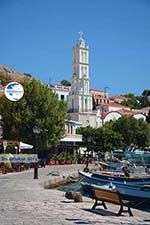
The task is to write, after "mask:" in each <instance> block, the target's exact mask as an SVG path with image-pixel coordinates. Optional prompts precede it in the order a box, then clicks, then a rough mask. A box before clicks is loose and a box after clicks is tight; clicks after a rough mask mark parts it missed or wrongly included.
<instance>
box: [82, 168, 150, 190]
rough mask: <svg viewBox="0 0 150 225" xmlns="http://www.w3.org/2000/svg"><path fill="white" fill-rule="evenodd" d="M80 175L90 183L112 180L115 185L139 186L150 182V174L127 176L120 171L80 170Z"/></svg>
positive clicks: (103, 182) (102, 182)
mask: <svg viewBox="0 0 150 225" xmlns="http://www.w3.org/2000/svg"><path fill="white" fill-rule="evenodd" d="M79 176H80V177H81V178H82V179H83V180H84V181H87V182H89V183H94V184H106V183H110V182H112V183H113V184H115V185H117V186H118V185H121V184H125V185H129V186H139V187H142V186H143V185H146V184H148V185H149V184H150V175H138V176H137V175H134V174H133V175H131V176H130V177H126V176H125V175H124V174H123V173H120V172H110V171H107V172H106V171H103V172H93V173H92V174H90V173H86V172H82V171H79Z"/></svg>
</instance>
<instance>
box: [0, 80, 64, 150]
mask: <svg viewBox="0 0 150 225" xmlns="http://www.w3.org/2000/svg"><path fill="white" fill-rule="evenodd" d="M22 85H23V87H24V96H23V97H22V99H21V100H19V101H17V102H11V101H9V100H8V99H7V98H6V97H5V96H2V97H1V98H0V114H1V115H2V117H3V124H4V125H3V129H4V138H5V139H12V140H22V141H26V142H29V143H34V135H33V127H34V126H37V127H39V128H40V131H41V133H40V137H38V139H39V140H40V143H41V145H42V146H48V145H56V144H57V143H58V142H59V140H60V139H61V137H62V136H63V135H64V132H65V130H64V129H65V128H64V121H65V119H66V118H67V105H66V103H64V102H63V101H59V100H58V99H57V96H56V95H55V94H54V93H53V92H52V91H50V89H48V87H47V86H44V85H43V84H41V82H40V81H37V80H35V79H33V80H29V79H24V81H23V82H22Z"/></svg>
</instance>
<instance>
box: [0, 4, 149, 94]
mask: <svg viewBox="0 0 150 225" xmlns="http://www.w3.org/2000/svg"><path fill="white" fill-rule="evenodd" d="M79 31H83V33H84V35H83V37H84V39H85V40H86V42H87V44H88V46H89V49H90V79H91V88H93V89H100V90H103V89H104V87H109V90H108V91H109V93H110V94H111V95H118V94H126V93H129V92H130V93H134V94H135V95H141V94H142V92H143V90H144V89H150V1H149V0H0V64H2V65H6V66H8V67H10V68H12V69H15V70H17V71H18V72H21V73H24V72H25V73H30V74H32V75H33V76H34V77H35V78H37V79H40V80H42V81H43V82H45V83H49V81H50V82H51V83H60V81H61V80H63V79H67V80H71V76H72V48H73V47H74V46H75V44H76V41H77V38H78V32H79Z"/></svg>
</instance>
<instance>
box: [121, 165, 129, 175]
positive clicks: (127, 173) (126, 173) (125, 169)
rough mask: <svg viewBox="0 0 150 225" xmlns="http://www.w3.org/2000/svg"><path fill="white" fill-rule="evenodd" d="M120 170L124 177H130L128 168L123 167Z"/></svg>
mask: <svg viewBox="0 0 150 225" xmlns="http://www.w3.org/2000/svg"><path fill="white" fill-rule="evenodd" d="M122 171H123V172H124V174H125V176H126V177H130V172H129V170H128V169H127V168H126V167H123V168H122Z"/></svg>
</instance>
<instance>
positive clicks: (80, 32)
mask: <svg viewBox="0 0 150 225" xmlns="http://www.w3.org/2000/svg"><path fill="white" fill-rule="evenodd" d="M82 36H83V32H82V31H79V40H82V39H83V38H82Z"/></svg>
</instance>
